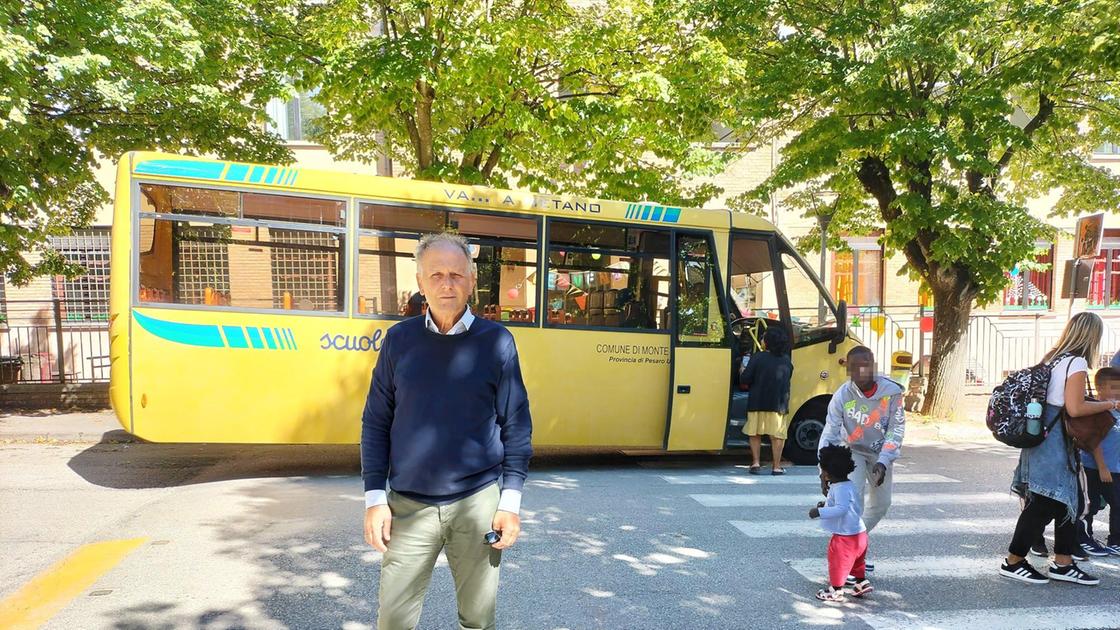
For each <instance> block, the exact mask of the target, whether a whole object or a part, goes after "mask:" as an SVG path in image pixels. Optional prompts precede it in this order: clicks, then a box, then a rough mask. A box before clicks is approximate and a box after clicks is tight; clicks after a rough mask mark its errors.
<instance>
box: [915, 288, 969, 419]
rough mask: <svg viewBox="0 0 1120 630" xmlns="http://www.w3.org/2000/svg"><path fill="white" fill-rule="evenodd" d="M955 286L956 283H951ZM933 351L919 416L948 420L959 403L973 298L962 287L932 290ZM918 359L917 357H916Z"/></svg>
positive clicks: (962, 385)
mask: <svg viewBox="0 0 1120 630" xmlns="http://www.w3.org/2000/svg"><path fill="white" fill-rule="evenodd" d="M953 284H956V283H953ZM932 292H933V304H934V318H933V348H932V352H931V354H932V356H931V357H930V362H929V374H928V376H927V378H928V381H927V383H926V395H925V400H924V401H923V403H922V413H923V414H925V415H929V416H934V417H937V418H951V417H953V416H954V415H955V412H956V409H957V404H958V403H959V402H960V401H961V392H962V390H963V388H964V375H965V359H966V356H967V354H968V342H967V340H966V338H965V335H966V334H967V333H968V322H969V316H970V315H971V314H972V301H973V297H974V296H972V295H971V291H969V290H968V289H966V288H964V287H958V286H951V287H946V288H945V289H943V290H937V289H936V288H934V289H933V291H932ZM919 360H920V357H919Z"/></svg>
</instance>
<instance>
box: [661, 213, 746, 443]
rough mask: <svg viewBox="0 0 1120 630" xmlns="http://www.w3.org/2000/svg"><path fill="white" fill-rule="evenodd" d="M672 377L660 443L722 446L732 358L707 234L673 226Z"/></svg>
mask: <svg viewBox="0 0 1120 630" xmlns="http://www.w3.org/2000/svg"><path fill="white" fill-rule="evenodd" d="M673 254H674V264H673V288H674V289H675V291H674V295H673V301H672V304H671V309H672V311H673V313H672V326H671V330H672V335H673V343H672V349H671V353H672V380H671V381H670V397H671V401H670V410H669V420H668V422H669V425H668V427H667V430H666V432H665V448H666V450H671V451H674V450H675V451H680V450H718V449H721V448H723V442H724V434H725V430H726V420H727V404H728V389H729V383H728V379H727V368H728V365H730V362H731V349H730V346H729V337H728V332H727V331H728V328H727V320H726V319H725V312H724V304H725V302H724V301H723V300H722V299H721V297H720V294H721V291H720V288H721V287H722V286H723V285H722V280H721V279H720V273H719V269H718V266H717V265H716V263H715V260H716V256H715V245H714V242H713V240H712V234H711V233H710V232H708V233H700V232H696V233H694V232H685V231H678V232H676V234H675V238H674V243H673Z"/></svg>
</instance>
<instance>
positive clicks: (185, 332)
mask: <svg viewBox="0 0 1120 630" xmlns="http://www.w3.org/2000/svg"><path fill="white" fill-rule="evenodd" d="M132 316H133V317H134V318H135V319H136V323H137V324H140V327H141V328H143V329H144V330H146V331H148V332H149V333H151V334H153V335H155V336H157V337H159V338H161V339H166V340H167V341H172V342H175V343H181V344H186V345H188V346H202V347H204V348H224V347H225V345H226V344H225V342H223V341H222V333H221V332H219V331H218V327H217V326H216V325H214V324H184V323H181V322H168V321H164V320H162V319H156V318H154V317H149V316H147V315H144V314H143V313H140V312H138V311H133V312H132Z"/></svg>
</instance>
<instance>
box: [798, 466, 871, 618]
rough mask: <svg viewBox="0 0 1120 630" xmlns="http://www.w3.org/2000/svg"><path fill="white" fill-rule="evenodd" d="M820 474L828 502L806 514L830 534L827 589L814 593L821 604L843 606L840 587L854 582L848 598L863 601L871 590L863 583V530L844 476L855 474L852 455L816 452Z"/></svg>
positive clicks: (842, 590) (864, 546)
mask: <svg viewBox="0 0 1120 630" xmlns="http://www.w3.org/2000/svg"><path fill="white" fill-rule="evenodd" d="M820 462H821V474H822V476H823V477H824V478H825V481H827V482H828V498H827V499H825V500H824V501H821V502H820V503H818V504H817V507H815V508H813V509H811V510H809V518H819V519H821V528H822V529H824V530H825V531H826V532H829V533H831V534H832V540H831V541H829V543H828V588H826V589H821V590H820V591H818V592H817V599H819V600H821V601H824V602H843V601H846V598H845V597H844V584H845V582H846V581H847V579H848V576H849V575H851V576H853V577H854V578H855V584H854V585H853V587H852V594H853V595H855V596H856V597H863V596H864V595H867V594H868V593H870V592H871V591H873V590H874V589H873V588H872V586H871V582H870V581H868V579H867V566H866V560H867V527H866V526H864V524H863V518H861V517H860V508H859V502H858V501H857V500H856V489H855V485H854V484H853V483H852V482H851V481H849V480H848V475H850V474H851V473H852V471H853V470H855V467H856V466H855V462H853V461H852V451H851V450H850V449H849V448H848V447H846V446H840V445H833V446H826V447H824V448H823V449H821V451H820Z"/></svg>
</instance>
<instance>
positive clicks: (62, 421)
mask: <svg viewBox="0 0 1120 630" xmlns="http://www.w3.org/2000/svg"><path fill="white" fill-rule="evenodd" d="M109 431H112V432H113V435H112V436H111V440H112V441H114V442H135V441H137V438H134V437H132V436H131V435H129V434H127V433H125V432H124V431H123V430H122V429H121V425H120V423H118V422H117V419H116V417H115V416H114V415H113V412H112V411H95V412H81V413H53V412H49V411H44V412H42V413H34V414H14V413H12V414H0V444H12V443H35V442H42V443H67V442H70V443H90V444H96V443H97V442H100V441H101V439H102V436H103V435H104V434H105V433H106V432H109ZM906 441H907V442H909V443H912V444H913V443H920V442H946V443H967V442H989V441H992V434H991V433H989V432H988V429H987V428H986V427H985V426H984V423H983V422H978V421H974V420H972V421H963V420H959V421H955V422H932V421H927V420H926V419H925V418H924V417H922V416H918V415H916V414H911V415H910V417H909V422H907V425H906Z"/></svg>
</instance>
